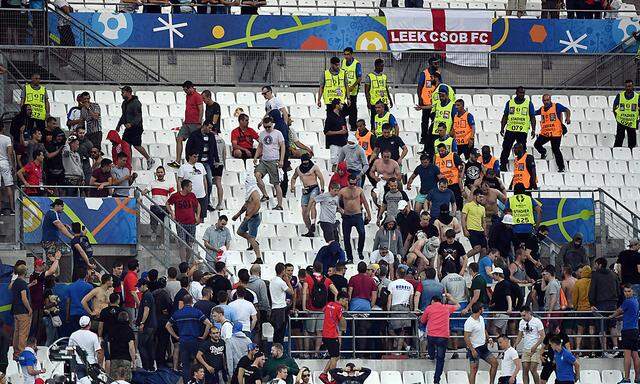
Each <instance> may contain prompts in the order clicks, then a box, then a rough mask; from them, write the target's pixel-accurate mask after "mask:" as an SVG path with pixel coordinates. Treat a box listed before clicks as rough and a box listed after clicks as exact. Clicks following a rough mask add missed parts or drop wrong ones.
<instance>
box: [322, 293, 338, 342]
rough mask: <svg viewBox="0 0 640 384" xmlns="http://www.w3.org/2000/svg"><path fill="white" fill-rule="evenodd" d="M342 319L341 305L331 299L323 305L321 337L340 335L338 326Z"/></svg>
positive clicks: (328, 337) (333, 337) (335, 337)
mask: <svg viewBox="0 0 640 384" xmlns="http://www.w3.org/2000/svg"><path fill="white" fill-rule="evenodd" d="M341 319H342V305H340V303H338V302H336V301H332V302H330V303H328V304H327V305H325V307H324V321H323V322H322V337H324V338H327V339H337V338H338V337H340V332H339V331H338V327H339V326H340V320H341Z"/></svg>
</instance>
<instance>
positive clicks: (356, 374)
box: [329, 363, 371, 384]
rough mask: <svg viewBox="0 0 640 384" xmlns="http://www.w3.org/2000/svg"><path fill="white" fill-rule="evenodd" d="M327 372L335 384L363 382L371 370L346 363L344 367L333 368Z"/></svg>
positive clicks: (360, 383) (361, 383) (358, 383)
mask: <svg viewBox="0 0 640 384" xmlns="http://www.w3.org/2000/svg"><path fill="white" fill-rule="evenodd" d="M329 373H330V374H331V378H332V379H333V381H335V382H336V383H337V384H363V383H364V382H365V381H366V380H367V378H368V377H369V375H370V374H371V370H370V369H369V368H364V367H356V365H355V364H353V363H347V364H346V365H345V367H344V369H341V368H334V369H332V370H331V371H329Z"/></svg>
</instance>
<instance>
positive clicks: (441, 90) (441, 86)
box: [438, 85, 449, 93]
mask: <svg viewBox="0 0 640 384" xmlns="http://www.w3.org/2000/svg"><path fill="white" fill-rule="evenodd" d="M438 92H442V93H449V90H448V89H447V86H446V85H440V86H439V87H438Z"/></svg>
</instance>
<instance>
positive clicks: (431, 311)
mask: <svg viewBox="0 0 640 384" xmlns="http://www.w3.org/2000/svg"><path fill="white" fill-rule="evenodd" d="M444 297H445V298H446V299H447V300H449V302H451V303H453V304H442V297H441V296H433V297H432V298H431V305H427V308H425V310H424V313H423V314H422V317H420V323H422V324H425V325H426V326H427V353H429V358H431V359H433V358H434V357H435V359H436V371H435V373H434V374H433V382H434V384H436V383H437V384H440V376H441V375H442V370H443V369H444V355H445V353H446V352H447V344H448V343H449V336H450V335H451V331H450V330H449V317H450V316H451V314H452V313H454V312H455V311H457V310H458V308H460V304H458V302H457V301H456V299H455V298H454V297H453V296H451V295H450V294H448V293H445V294H444ZM434 355H435V356H434Z"/></svg>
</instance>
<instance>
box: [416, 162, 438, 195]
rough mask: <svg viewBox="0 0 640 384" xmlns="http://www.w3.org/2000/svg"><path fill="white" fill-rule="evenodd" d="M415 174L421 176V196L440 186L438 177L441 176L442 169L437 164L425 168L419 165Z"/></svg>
mask: <svg viewBox="0 0 640 384" xmlns="http://www.w3.org/2000/svg"><path fill="white" fill-rule="evenodd" d="M413 174H414V175H416V176H420V191H419V192H420V194H421V195H426V194H427V193H429V191H431V190H432V189H434V188H437V186H438V184H437V183H438V175H439V174H440V168H438V166H437V165H435V164H429V165H427V166H426V167H423V166H422V164H420V165H418V166H417V167H416V169H414V170H413Z"/></svg>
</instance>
